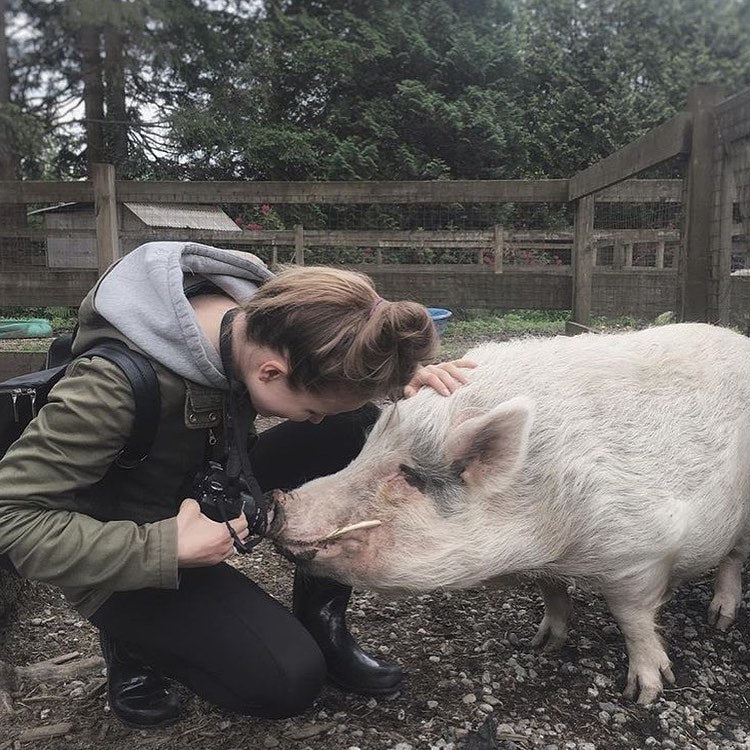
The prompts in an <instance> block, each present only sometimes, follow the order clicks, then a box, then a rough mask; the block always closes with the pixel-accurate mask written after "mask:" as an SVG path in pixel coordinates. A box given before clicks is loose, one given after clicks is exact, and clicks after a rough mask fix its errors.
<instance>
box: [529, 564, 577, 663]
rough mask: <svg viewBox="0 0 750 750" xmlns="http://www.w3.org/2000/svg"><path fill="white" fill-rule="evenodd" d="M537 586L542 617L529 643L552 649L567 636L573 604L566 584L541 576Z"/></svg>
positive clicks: (547, 649) (537, 646)
mask: <svg viewBox="0 0 750 750" xmlns="http://www.w3.org/2000/svg"><path fill="white" fill-rule="evenodd" d="M537 586H539V590H540V591H541V592H542V598H543V599H544V617H543V618H542V621H541V623H539V628H538V629H537V631H536V635H535V636H534V638H533V639H532V641H531V645H532V647H533V648H543V649H544V650H545V651H554V650H556V649H558V648H560V647H561V646H562V645H563V644H564V643H565V640H566V639H567V637H568V622H569V621H570V612H571V609H572V608H573V604H572V602H571V601H570V596H569V595H568V589H567V586H566V585H565V584H564V583H562V582H561V581H555V580H548V579H544V578H542V579H540V580H538V581H537Z"/></svg>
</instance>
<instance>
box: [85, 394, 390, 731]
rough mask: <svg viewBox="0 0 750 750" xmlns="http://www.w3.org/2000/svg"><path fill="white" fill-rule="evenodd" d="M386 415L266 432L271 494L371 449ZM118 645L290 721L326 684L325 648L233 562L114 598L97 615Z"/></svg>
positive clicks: (287, 425)
mask: <svg viewBox="0 0 750 750" xmlns="http://www.w3.org/2000/svg"><path fill="white" fill-rule="evenodd" d="M377 415H378V409H377V407H375V406H373V405H372V404H368V405H367V406H364V407H363V408H361V409H358V410H357V411H355V412H349V413H347V414H339V415H336V416H333V417H326V419H324V420H323V422H321V423H320V424H317V425H315V424H312V423H310V422H302V423H300V422H284V423H282V424H280V425H278V426H277V427H272V428H271V429H269V430H266V431H265V432H263V433H261V435H260V437H259V439H258V442H257V444H256V446H255V448H254V449H253V453H252V460H253V466H254V468H255V473H256V477H257V479H258V482H259V484H260V486H261V488H262V489H263V490H264V491H266V490H269V489H274V488H288V489H291V488H294V487H298V486H299V485H301V484H303V483H304V482H305V481H307V480H309V479H313V478H315V477H318V476H325V475H326V474H332V473H334V472H336V471H338V470H339V469H342V468H343V467H344V466H346V465H347V464H348V463H349V462H350V461H351V460H352V459H353V458H354V457H355V456H356V455H357V454H358V453H359V451H360V450H361V448H362V445H363V444H364V440H365V435H366V431H367V429H368V428H369V427H370V426H371V425H372V424H373V423H374V421H375V419H376V418H377ZM90 620H91V622H92V623H93V624H94V625H96V627H98V628H100V629H102V630H104V631H105V632H106V633H107V634H109V635H110V636H111V637H113V638H115V639H118V640H122V641H123V642H126V643H128V644H132V645H133V646H135V647H136V648H137V649H138V650H139V651H140V652H141V653H143V654H145V655H146V656H147V658H148V660H149V661H150V662H151V663H152V665H153V666H155V667H157V668H159V669H161V670H162V671H163V672H164V673H165V674H168V675H169V676H171V677H174V678H175V679H177V680H179V681H180V682H182V683H183V684H184V685H187V686H188V687H189V688H190V689H191V690H192V691H193V692H195V693H196V694H198V695H200V696H201V697H203V698H205V699H206V700H208V701H210V702H211V703H213V704H214V705H216V706H220V707H221V708H224V709H227V710H230V711H233V712H236V713H242V714H249V715H252V716H261V717H265V718H282V717H286V716H293V715H295V714H298V713H300V712H301V711H304V710H305V709H306V708H307V707H308V706H310V704H311V703H312V702H313V700H314V699H315V697H316V696H317V695H318V693H319V692H320V689H321V687H322V685H323V681H324V680H325V676H326V666H325V662H324V660H323V656H322V654H321V652H320V649H319V648H318V646H317V644H316V643H315V641H314V640H313V639H312V637H311V636H310V635H309V634H308V632H307V631H306V630H305V629H304V628H303V627H302V625H300V624H299V622H298V621H297V620H296V619H295V618H294V616H293V615H292V613H291V612H290V611H289V610H288V609H286V608H285V607H284V606H282V605H281V604H280V603H279V602H278V601H277V600H276V599H274V598H273V597H272V596H270V595H269V594H267V593H266V592H265V591H263V589H261V588H260V587H259V586H258V585H257V584H256V583H254V582H253V581H251V580H250V579H248V578H247V577H246V576H245V575H243V574H242V573H240V572H238V571H237V570H235V569H234V568H232V567H231V566H229V565H226V564H223V563H222V564H220V565H215V566H213V567H208V568H185V569H182V570H181V571H180V585H179V588H178V589H177V590H176V591H173V590H166V589H140V590H137V591H121V592H116V593H114V594H112V596H110V597H109V599H107V601H106V602H105V603H104V604H103V605H102V606H101V607H100V608H99V609H98V610H97V611H96V612H95V613H94V614H93V615H92V616H91V618H90Z"/></svg>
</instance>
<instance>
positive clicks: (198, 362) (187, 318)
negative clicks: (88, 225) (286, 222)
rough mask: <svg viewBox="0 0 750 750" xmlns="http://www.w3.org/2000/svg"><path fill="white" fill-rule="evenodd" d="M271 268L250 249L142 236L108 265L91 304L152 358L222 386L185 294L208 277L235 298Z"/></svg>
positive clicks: (215, 358)
mask: <svg viewBox="0 0 750 750" xmlns="http://www.w3.org/2000/svg"><path fill="white" fill-rule="evenodd" d="M272 276H273V274H272V273H271V272H270V271H269V270H268V269H267V268H266V266H265V265H264V264H263V262H262V261H261V260H260V259H259V258H257V257H256V256H254V255H252V254H250V253H243V252H239V251H237V250H223V249H221V248H218V247H211V246H209V245H200V244H198V243H195V242H147V243H146V244H145V245H141V246H140V247H137V248H136V249H135V250H133V251H132V252H131V253H129V254H128V255H126V256H125V257H124V258H122V259H121V260H120V261H118V262H117V263H115V264H114V265H113V266H112V267H111V268H110V269H109V271H107V273H106V274H105V276H103V277H102V279H101V281H100V282H99V284H98V286H97V288H96V290H95V292H94V307H95V309H96V312H97V313H98V314H99V315H101V316H102V317H103V318H104V319H105V320H106V321H107V322H108V323H109V324H110V325H112V326H114V327H115V328H116V329H117V330H118V331H120V333H122V334H123V335H124V336H126V337H127V338H128V339H130V341H132V342H133V343H134V344H135V345H136V346H137V347H138V348H139V349H141V350H142V351H143V352H144V353H145V354H147V355H148V356H149V357H151V358H152V359H154V360H156V361H157V362H159V363H160V364H162V365H164V366H165V367H167V368H169V369H170V370H172V371H173V372H175V373H177V374H178V375H180V376H182V377H184V378H186V379H187V380H190V381H192V382H194V383H199V384H201V385H205V386H209V387H212V388H226V387H227V381H226V378H225V377H224V373H223V370H222V367H221V359H220V357H219V354H218V352H217V351H216V349H215V348H214V347H213V346H212V345H211V343H210V342H209V340H208V339H207V338H206V336H205V334H204V333H203V332H202V331H201V329H200V328H199V326H198V323H197V321H196V318H195V313H194V312H193V308H192V306H191V305H190V302H189V300H188V298H187V296H186V294H185V291H186V289H189V288H190V287H192V286H195V285H196V284H199V283H200V282H202V281H206V280H207V281H210V282H211V283H212V284H214V285H215V286H216V287H218V288H219V289H221V290H222V291H223V292H225V293H226V294H227V295H228V296H229V297H231V298H232V299H234V300H235V301H236V302H237V303H242V302H243V301H244V300H246V299H248V298H249V297H252V295H253V294H255V292H256V291H257V289H258V286H259V284H260V283H262V282H264V281H266V280H267V279H270V278H271V277H272Z"/></svg>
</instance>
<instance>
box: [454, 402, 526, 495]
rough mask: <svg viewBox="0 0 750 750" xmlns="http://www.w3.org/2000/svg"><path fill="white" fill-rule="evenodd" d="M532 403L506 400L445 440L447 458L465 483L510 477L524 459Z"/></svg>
mask: <svg viewBox="0 0 750 750" xmlns="http://www.w3.org/2000/svg"><path fill="white" fill-rule="evenodd" d="M533 415H534V403H533V402H532V401H531V400H530V399H528V398H524V397H518V398H513V399H510V400H509V401H505V402H503V403H502V404H500V405H499V406H496V407H495V408H494V409H493V410H492V411H490V412H488V413H487V414H483V415H482V416H480V417H472V418H471V419H467V420H466V421H465V422H462V423H461V424H460V425H459V426H458V427H457V428H456V430H455V432H454V433H453V435H452V436H451V437H450V439H449V442H448V448H447V452H448V459H449V460H450V461H451V462H452V464H453V466H454V468H455V470H456V472H457V473H459V474H460V475H461V478H462V479H463V480H464V481H465V482H466V483H467V484H482V483H484V482H486V481H488V480H502V479H510V478H511V477H512V476H513V475H514V474H515V473H516V471H518V469H519V468H520V467H521V464H522V463H523V461H524V459H525V458H526V450H527V446H528V439H529V430H530V428H531V422H532V419H533Z"/></svg>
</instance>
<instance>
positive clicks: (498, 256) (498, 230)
mask: <svg viewBox="0 0 750 750" xmlns="http://www.w3.org/2000/svg"><path fill="white" fill-rule="evenodd" d="M493 247H494V248H495V273H502V272H503V251H504V250H505V230H504V229H503V227H502V225H501V224H495V233H494V241H493Z"/></svg>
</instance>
